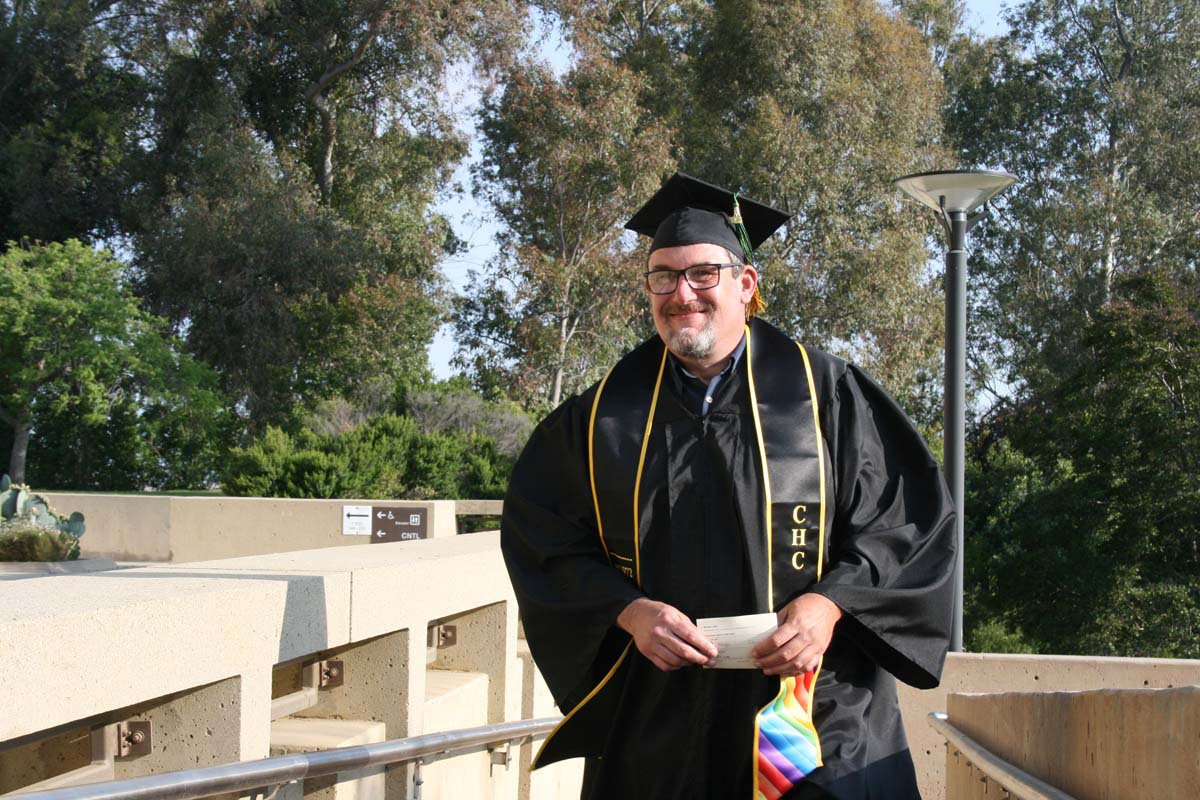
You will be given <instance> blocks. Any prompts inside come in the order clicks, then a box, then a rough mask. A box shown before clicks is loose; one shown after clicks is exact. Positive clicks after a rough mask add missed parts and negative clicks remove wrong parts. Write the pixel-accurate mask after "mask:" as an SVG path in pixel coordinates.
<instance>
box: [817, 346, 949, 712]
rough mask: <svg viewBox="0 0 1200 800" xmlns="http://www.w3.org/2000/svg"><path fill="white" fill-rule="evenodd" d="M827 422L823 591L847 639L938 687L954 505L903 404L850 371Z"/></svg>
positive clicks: (911, 678) (919, 683) (914, 680)
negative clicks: (827, 543) (828, 494)
mask: <svg viewBox="0 0 1200 800" xmlns="http://www.w3.org/2000/svg"><path fill="white" fill-rule="evenodd" d="M824 417H825V418H824V420H823V423H822V424H823V433H824V436H825V439H826V442H827V443H828V445H829V450H830V453H831V456H832V459H833V479H834V490H833V500H834V503H835V508H834V514H835V517H834V522H833V529H832V534H831V539H832V542H831V552H830V561H829V565H828V567H827V571H826V573H825V576H824V577H823V579H822V580H821V582H820V583H819V584H818V585H817V586H816V587H815V589H814V591H816V592H818V593H820V594H822V595H824V596H826V597H827V598H829V599H830V600H832V601H833V602H834V603H836V604H837V605H838V606H839V607H840V608H841V609H842V612H843V614H844V616H843V618H842V620H841V621H840V622H839V623H838V626H839V629H841V630H842V631H843V633H844V634H847V635H848V636H849V637H850V638H852V639H853V640H854V641H855V642H856V643H857V644H858V645H859V646H860V647H861V648H862V649H863V650H865V651H866V652H867V654H868V655H869V656H870V657H871V658H872V660H874V661H875V662H876V663H877V664H879V665H880V666H881V667H883V668H884V669H886V670H888V671H889V672H891V673H892V674H893V675H895V676H896V677H897V678H899V679H900V680H902V681H904V682H905V683H908V684H910V685H912V686H915V687H917V688H922V689H927V688H932V687H934V686H937V685H938V682H939V681H940V679H941V672H942V664H943V662H944V660H945V656H946V650H947V647H948V643H949V636H950V627H951V618H952V613H953V592H954V580H953V569H954V554H955V547H956V543H955V525H954V521H955V513H954V503H953V501H952V500H951V498H950V493H949V490H948V489H947V488H946V483H945V481H944V480H943V479H942V474H941V470H940V469H939V467H938V463H937V461H936V460H935V459H934V457H933V454H932V453H930V451H929V448H928V446H926V444H925V441H924V439H923V438H922V437H921V435H920V433H919V432H918V431H917V430H916V428H914V427H913V425H912V423H911V422H910V421H909V419H908V417H907V415H906V414H905V413H904V412H903V411H902V410H901V409H900V407H899V406H898V405H897V404H896V402H895V401H894V400H893V399H892V398H891V397H889V396H888V394H887V393H886V392H885V391H884V390H883V389H882V388H881V387H880V386H879V385H878V384H876V383H875V382H874V381H873V380H872V379H871V378H869V377H868V376H867V375H866V374H864V373H863V372H861V371H860V370H858V369H857V368H856V367H854V366H853V365H846V368H845V371H844V372H843V373H842V374H841V376H840V377H839V378H838V379H837V382H836V388H835V394H834V398H833V399H832V402H831V403H830V404H829V406H828V408H827V411H826V414H825V415H824Z"/></svg>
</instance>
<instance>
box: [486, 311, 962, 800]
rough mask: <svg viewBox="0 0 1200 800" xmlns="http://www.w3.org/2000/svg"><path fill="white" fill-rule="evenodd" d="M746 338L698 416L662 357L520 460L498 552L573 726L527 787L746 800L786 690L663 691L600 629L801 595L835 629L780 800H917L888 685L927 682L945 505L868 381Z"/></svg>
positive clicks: (833, 361)
mask: <svg viewBox="0 0 1200 800" xmlns="http://www.w3.org/2000/svg"><path fill="white" fill-rule="evenodd" d="M747 336H748V340H747V341H748V347H747V352H746V355H745V356H744V357H743V358H742V359H741V360H740V361H739V363H738V365H737V367H736V368H735V369H734V371H733V372H732V374H731V375H730V376H729V377H728V378H727V379H726V380H724V381H723V382H722V383H721V385H720V386H719V388H718V390H717V393H716V395H715V397H714V399H713V404H712V406H711V409H710V411H709V413H708V414H707V415H705V416H703V417H702V416H700V415H699V414H696V413H693V412H692V411H691V410H689V409H688V408H686V407H685V404H684V402H683V401H682V400H681V397H682V396H683V393H682V391H681V388H682V387H681V383H680V382H681V381H682V380H684V378H683V377H682V376H681V375H680V374H679V372H678V370H677V369H676V368H674V367H673V366H672V365H670V364H669V363H668V362H669V360H666V359H664V353H663V345H662V342H661V340H659V339H658V338H657V337H655V338H653V339H651V340H648V341H647V342H645V343H644V344H643V345H641V346H640V347H639V348H638V349H636V350H635V351H634V352H633V353H631V354H629V355H628V356H626V357H625V359H623V360H622V362H621V363H620V364H618V366H617V367H616V368H614V370H613V372H611V373H610V374H609V376H608V377H606V379H605V381H602V382H601V383H600V384H597V385H596V386H593V387H591V388H590V389H588V390H587V391H586V392H584V393H583V394H582V395H579V396H577V397H573V398H571V399H569V400H567V401H566V402H564V403H563V404H562V405H561V406H559V408H557V409H556V410H555V411H554V412H552V413H551V414H550V415H549V416H548V417H547V418H546V419H545V420H544V421H543V422H542V423H541V424H540V425H539V426H538V427H537V429H536V430H535V431H534V433H533V435H532V436H531V438H530V440H529V443H528V444H527V445H526V447H525V450H524V452H523V453H522V454H521V457H520V459H519V461H518V463H517V465H516V467H515V469H514V471H513V475H512V479H511V482H510V486H509V491H508V495H507V496H506V498H505V502H504V517H503V523H502V534H501V542H502V547H503V551H504V557H505V560H506V563H507V565H508V570H509V574H510V576H511V578H512V582H513V587H514V589H515V592H516V596H517V600H518V603H519V605H520V611H521V616H522V620H523V625H524V629H525V634H526V638H527V639H528V641H529V645H530V649H531V651H532V653H533V657H534V660H535V661H536V663H537V665H538V667H539V669H540V671H541V672H542V675H543V676H544V677H545V679H546V682H547V684H548V685H549V687H550V690H551V692H552V693H553V695H554V697H555V700H556V701H557V703H558V705H559V707H560V708H562V709H563V710H564V712H566V713H567V717H566V720H565V721H564V723H563V724H562V725H560V726H559V728H558V729H556V731H555V732H554V733H553V734H552V735H551V736H550V737H549V738H548V739H547V741H546V743H545V744H544V745H543V748H542V751H541V752H540V753H539V756H538V759H537V762H536V766H541V765H543V764H546V763H550V762H552V761H556V760H559V759H562V758H570V757H575V756H586V757H588V759H589V760H588V765H587V768H586V774H585V782H584V784H585V785H584V797H586V798H622V799H624V800H637V798H646V799H647V800H667V799H671V798H680V800H682V799H683V798H746V800H752V798H753V796H754V779H753V775H754V746H755V734H754V717H755V714H756V713H757V712H758V710H759V709H760V708H762V707H763V706H764V705H765V704H767V703H769V702H770V701H771V699H772V698H773V697H774V696H775V694H776V692H777V691H778V688H779V679H778V678H777V677H769V676H765V675H763V674H762V673H761V672H760V671H757V670H710V669H703V668H699V667H692V668H685V669H682V670H678V671H675V672H670V673H665V672H661V671H659V670H658V669H656V668H655V667H654V666H653V665H652V664H651V663H650V662H649V661H647V660H646V659H645V658H644V657H643V656H642V655H641V654H640V653H639V652H638V650H637V648H636V646H633V645H632V644H631V641H630V637H629V636H628V634H626V633H625V632H624V631H622V630H620V629H619V628H617V627H616V625H615V620H616V617H617V615H618V614H619V613H620V612H621V610H622V609H624V607H625V606H626V605H628V604H629V603H630V602H631V601H632V600H634V599H635V598H638V597H642V596H648V597H650V598H652V599H655V600H659V601H662V602H665V603H669V604H671V605H673V606H675V607H677V608H679V609H680V610H681V611H683V612H684V613H686V614H688V615H689V616H690V617H692V618H693V619H697V618H702V617H713V616H729V615H736V614H748V613H761V612H764V611H774V610H778V609H779V608H781V607H782V606H783V605H784V604H786V603H787V602H788V601H789V600H791V599H792V598H794V597H796V596H798V595H799V594H801V593H803V592H805V591H814V592H817V593H820V594H822V595H824V596H826V597H827V598H829V599H830V600H832V601H833V602H834V603H836V604H837V605H838V606H839V607H840V608H841V609H842V611H843V617H842V619H841V620H840V621H839V622H838V624H837V626H836V628H835V630H834V636H833V640H832V642H831V644H830V647H829V649H828V650H827V652H826V653H825V656H824V659H823V664H822V667H821V670H820V672H819V675H818V680H817V684H816V688H815V691H814V695H813V697H814V700H813V721H814V723H815V726H816V729H817V732H818V735H819V737H820V749H821V753H822V758H823V761H824V766H822V767H818V768H817V769H816V770H815V771H813V772H812V773H811V774H810V775H809V776H808V777H807V778H805V779H804V780H803V781H802V782H801V783H800V784H799V785H798V786H796V787H795V788H794V789H793V790H792V792H790V793H789V794H788V795H787V797H788V798H792V797H809V796H818V797H820V796H830V795H831V796H834V797H838V798H905V797H916V796H918V795H917V788H916V781H915V776H914V772H913V766H912V760H911V758H910V756H909V753H908V746H907V743H906V740H905V737H904V731H903V727H902V725H901V720H900V712H899V708H898V706H897V701H896V687H895V681H894V680H893V676H895V677H897V678H899V679H901V680H903V681H905V682H906V683H909V684H911V685H913V686H916V687H919V688H931V687H933V686H936V685H937V683H938V680H939V678H940V675H941V668H942V663H943V660H944V658H945V653H946V648H947V641H948V636H949V629H950V624H951V604H952V586H953V581H952V568H953V563H954V547H955V545H954V511H953V508H954V507H953V504H952V501H951V499H950V497H949V493H948V491H947V490H946V486H945V483H944V481H943V480H942V477H941V474H940V472H939V469H938V466H937V462H936V461H935V459H934V458H933V456H932V455H931V454H930V452H929V449H928V448H927V447H926V445H925V443H924V441H923V440H922V438H921V436H920V434H919V433H918V432H917V431H916V430H915V429H914V427H913V426H912V424H911V422H910V421H909V419H908V418H907V416H906V415H905V414H904V413H903V412H902V411H901V410H900V408H899V407H898V406H897V405H896V404H895V402H894V401H893V400H892V399H891V398H890V397H888V395H887V394H886V393H885V392H884V391H883V390H882V389H881V388H880V387H879V386H878V385H877V384H876V383H875V382H874V381H873V380H871V379H870V378H869V377H868V376H866V375H865V374H864V373H862V372H861V371H860V370H858V369H857V368H856V367H854V366H853V365H850V364H848V363H846V362H844V361H842V360H840V359H837V358H835V357H833V356H830V355H827V354H825V353H821V352H818V351H803V350H802V348H798V346H797V345H796V344H795V343H794V342H792V341H791V340H790V339H788V338H787V337H786V336H784V335H783V334H782V333H780V332H779V331H777V330H776V329H774V328H772V327H771V326H770V325H768V324H766V323H763V322H761V321H758V320H754V321H752V322H751V323H750V325H749V326H748V328H747ZM800 352H803V353H804V361H803V362H802V361H801V360H800V358H799V356H798V355H797V353H800ZM806 364H807V368H806ZM806 372H807V376H806ZM810 386H811V388H812V390H811V391H810V388H809V387H810ZM598 391H601V392H603V393H604V395H603V396H604V402H602V403H596V402H595V401H596V397H597V392H598ZM793 398H795V402H794V403H793V402H792V400H793ZM813 401H815V404H816V411H815V413H810V412H809V411H806V409H811V408H812V406H811V403H812V402H813ZM651 407H653V414H652V415H651ZM806 426H807V427H806ZM807 430H811V431H812V433H811V434H807V433H803V432H802V431H807ZM806 437H807V438H806ZM760 442H761V443H762V444H761V445H760ZM806 442H807V444H806ZM818 442H819V444H817V443H818ZM805 447H808V448H809V450H807V451H806V450H805ZM764 449H765V452H766V454H767V457H766V459H764V458H763V457H762V452H763V450H764ZM801 453H808V454H809V455H804V456H802V455H800V454H801ZM764 472H767V473H769V474H770V476H771V477H770V478H769V479H768V480H767V481H766V482H765V483H766V485H767V487H770V488H771V492H772V493H771V495H770V499H771V502H770V503H769V504H768V503H766V502H765V499H766V497H767V491H766V490H765V488H764V478H763V475H764ZM777 474H778V475H782V476H784V477H782V478H777V477H776V475H777ZM789 475H790V476H791V477H788V476H789ZM639 476H640V481H638V480H637V478H638V477H639ZM788 480H790V481H791V483H790V484H788V483H787V481H788ZM777 484H778V485H777ZM818 484H819V489H818ZM788 486H791V487H794V488H791V489H789V488H787V487H788ZM822 501H823V502H822ZM801 503H803V504H801ZM801 508H803V509H806V512H805V516H811V517H812V519H813V520H815V519H817V510H818V508H820V509H822V510H823V511H824V513H823V514H821V515H820V518H821V519H823V520H824V527H823V528H822V529H821V533H822V535H821V536H817V535H816V532H815V531H813V532H812V533H811V534H810V535H809V536H808V537H807V541H806V545H807V550H806V551H805V552H804V553H802V554H799V555H797V550H796V548H795V547H792V548H791V549H788V547H787V544H788V543H789V542H788V537H789V536H790V533H789V526H791V525H794V523H793V519H794V520H796V521H801V513H800V512H799V511H797V510H796V509H801ZM809 512H811V513H809ZM789 515H791V517H792V519H788V516H789ZM627 520H632V521H633V524H629V522H627ZM807 524H811V523H807ZM634 530H636V531H637V537H636V540H635V538H634V534H633V531H634ZM764 531H774V535H773V536H772V535H770V534H767V535H764ZM818 540H819V541H818ZM796 541H797V539H796V537H791V543H792V544H794V543H795V542H796ZM818 562H819V564H820V567H821V569H820V570H818V569H816V568H815V567H816V564H817V563H818ZM818 573H819V575H818Z"/></svg>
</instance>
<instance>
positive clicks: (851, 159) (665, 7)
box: [495, 0, 954, 422]
mask: <svg viewBox="0 0 1200 800" xmlns="http://www.w3.org/2000/svg"><path fill="white" fill-rule="evenodd" d="M555 7H556V8H558V9H559V11H560V14H561V15H562V17H563V19H565V20H566V21H567V23H568V24H569V25H570V26H571V31H572V36H573V37H574V40H575V41H576V43H577V46H578V49H579V50H580V52H581V53H582V54H584V56H583V57H594V58H606V59H609V60H611V61H612V62H614V63H616V64H618V65H620V66H622V67H624V68H626V69H629V70H631V71H632V72H634V73H635V74H636V75H637V76H638V78H639V80H640V81H641V85H642V89H641V90H640V91H639V92H638V95H637V98H638V102H639V103H640V104H641V105H642V106H643V107H644V108H645V109H646V113H649V114H650V115H651V116H652V117H653V118H654V119H656V120H657V121H658V122H660V123H661V124H663V125H665V126H667V127H668V128H669V129H670V130H671V132H672V134H671V135H672V138H671V150H670V154H671V156H672V157H673V159H674V160H675V162H676V163H677V164H678V165H679V168H680V169H682V170H683V171H685V172H689V173H691V174H694V175H699V176H702V177H704V178H705V179H707V180H710V181H712V182H714V183H718V184H721V185H725V186H729V187H731V188H734V189H736V190H740V191H742V192H743V193H745V194H746V195H747V196H749V197H753V198H755V199H757V200H761V201H764V202H767V203H770V204H773V205H775V206H777V207H779V208H782V209H785V210H787V211H789V212H791V213H793V214H794V215H795V216H794V217H793V219H792V221H791V222H789V223H788V225H787V226H786V228H785V231H784V234H783V235H782V236H781V237H778V238H776V239H773V240H772V241H771V242H770V243H768V244H767V245H766V246H764V247H763V248H761V251H760V252H759V253H758V264H757V265H756V266H758V267H759V269H760V272H761V274H762V280H763V289H764V293H765V295H766V299H767V300H768V303H769V307H768V310H767V312H766V314H765V315H764V316H765V318H767V319H768V320H770V321H771V322H774V323H776V324H778V325H780V326H781V327H783V328H784V329H786V330H787V331H789V332H791V333H793V334H794V335H796V336H797V337H798V338H801V339H802V340H804V341H807V342H810V343H813V344H816V345H818V346H823V347H825V348H827V349H830V350H833V351H834V352H837V353H839V354H842V355H847V356H850V357H852V358H854V359H855V360H857V361H859V362H860V363H862V364H864V365H865V366H866V367H867V368H868V369H870V370H871V371H872V372H874V373H875V374H876V376H877V377H878V378H880V379H881V380H882V381H883V382H884V383H885V384H886V385H887V386H888V387H889V389H891V390H892V391H893V392H895V393H896V394H897V396H898V397H899V398H900V400H901V401H902V403H904V405H905V406H906V407H907V408H908V409H909V410H910V412H911V413H913V414H914V415H915V416H917V417H918V418H920V419H922V420H923V421H927V422H928V421H931V420H933V419H934V418H936V416H937V411H936V409H937V401H938V394H937V389H936V386H937V383H938V381H937V376H938V374H939V369H940V367H939V364H938V359H939V352H940V351H939V347H940V342H941V325H942V314H941V298H940V293H939V291H938V290H939V286H938V284H937V282H936V281H934V280H932V279H931V278H930V277H929V276H928V275H927V274H926V272H925V263H926V261H927V256H928V251H927V249H926V246H925V245H926V243H925V234H926V231H927V230H928V225H927V220H926V219H925V218H924V217H923V216H921V214H920V213H919V211H918V210H916V209H913V208H911V207H909V206H908V205H906V204H902V203H901V202H900V201H899V199H898V198H897V196H896V193H895V191H894V189H893V188H892V187H891V186H890V183H889V182H890V180H891V179H892V178H894V177H896V176H897V175H901V174H904V173H906V172H912V171H916V170H918V169H922V168H932V167H934V166H935V165H936V166H941V165H943V164H944V163H946V161H948V160H949V153H948V151H946V150H944V149H943V147H942V146H941V144H940V138H941V137H940V134H941V106H942V101H943V98H944V94H943V91H942V81H941V77H940V75H939V72H938V70H937V68H936V63H935V61H934V59H933V56H932V54H931V52H930V46H931V44H935V43H936V42H935V40H937V41H940V39H937V37H940V36H944V35H945V34H944V32H943V31H942V29H941V28H942V27H945V26H946V25H953V24H954V23H953V17H954V15H953V13H949V12H952V11H953V7H952V6H947V8H948V9H949V12H947V13H942V12H940V11H939V12H938V13H939V14H940V16H937V15H933V9H932V4H930V7H929V9H927V12H928V13H926V16H931V15H932V16H936V19H933V21H931V22H930V23H929V25H928V26H927V27H928V30H927V31H926V32H925V35H924V38H923V33H922V32H921V31H918V30H916V29H915V28H914V27H913V26H912V25H911V24H909V23H908V22H906V21H904V20H902V19H900V18H898V17H897V15H896V14H894V13H892V12H891V11H889V10H887V9H885V8H884V7H883V6H882V5H880V4H878V3H874V2H868V3H852V2H834V3H817V2H812V0H789V2H770V3H767V2H749V3H747V2H724V1H723V0H718V1H717V2H711V3H630V2H624V1H623V0H612V1H611V2H604V1H602V0H574V1H572V0H564V2H562V3H559V4H556V6H555ZM922 13H925V12H922ZM914 15H917V11H916V10H913V11H912V13H911V14H910V16H914ZM931 18H932V17H931ZM939 26H941V27H939ZM648 195H649V193H646V194H644V195H642V197H646V196H648ZM635 207H636V202H633V203H630V204H629V205H628V206H627V208H626V209H625V210H626V212H629V211H632V209H633V208H635ZM504 313H505V310H504V309H500V310H497V311H496V313H495V317H496V318H497V319H499V320H500V321H501V322H507V321H506V320H504V319H503V314H504Z"/></svg>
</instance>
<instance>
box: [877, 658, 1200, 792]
mask: <svg viewBox="0 0 1200 800" xmlns="http://www.w3.org/2000/svg"><path fill="white" fill-rule="evenodd" d="M1190 684H1200V661H1191V660H1187V659H1170V658H1097V657H1093V656H1041V655H1008V654H1003V655H1001V654H995V653H951V654H950V655H949V656H947V658H946V667H945V669H944V670H943V672H942V684H941V686H939V687H938V688H936V689H930V690H928V691H921V690H918V689H913V688H912V687H910V686H904V685H903V684H901V685H900V687H899V697H900V710H901V713H902V714H903V715H904V730H905V733H906V734H907V736H908V743H909V747H910V749H911V750H912V755H913V761H914V763H915V764H916V767H917V781H918V783H919V784H920V787H921V795H922V796H923V797H924V798H925V800H943V798H945V797H946V794H945V787H944V778H945V775H944V773H945V765H946V759H945V750H946V748H945V739H943V738H942V737H941V736H940V735H939V734H938V733H937V731H935V730H934V729H933V728H932V727H930V725H929V723H928V722H927V717H928V715H929V713H930V712H931V711H942V712H944V711H946V698H947V696H948V695H950V694H956V693H964V692H996V691H1015V692H1042V691H1083V690H1093V689H1122V688H1128V689H1141V688H1156V687H1158V688H1167V687H1173V686H1186V685H1190Z"/></svg>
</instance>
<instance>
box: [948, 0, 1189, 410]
mask: <svg viewBox="0 0 1200 800" xmlns="http://www.w3.org/2000/svg"><path fill="white" fill-rule="evenodd" d="M1197 11H1198V7H1197V4H1196V3H1195V2H1194V0H1154V1H1153V2H1139V3H1109V2H1099V1H1098V0H1093V1H1091V2H1085V1H1084V0H1054V2H1030V3H1024V4H1021V5H1020V6H1018V7H1017V8H1016V9H1014V10H1013V11H1012V13H1011V14H1010V16H1009V23H1010V28H1011V29H1010V31H1009V33H1008V34H1007V35H1006V36H1004V37H1000V38H998V39H993V40H990V41H986V42H970V41H963V42H961V43H960V45H961V46H960V47H959V48H957V50H956V51H955V53H954V55H953V56H952V58H951V59H950V61H949V62H948V65H947V74H948V76H949V78H948V81H949V88H950V95H951V102H950V103H949V105H948V107H947V111H946V124H947V131H948V134H949V135H950V136H951V137H952V139H953V141H954V142H955V143H956V145H957V146H958V147H959V149H960V152H961V153H962V160H963V161H964V162H965V163H967V164H981V165H1001V166H1004V167H1006V168H1007V169H1009V170H1010V171H1012V172H1013V173H1015V174H1016V175H1018V176H1019V177H1020V180H1021V183H1020V186H1019V187H1018V189H1017V190H1016V191H1014V192H1011V193H1009V194H1008V195H1006V196H1005V197H1004V198H1002V199H1001V201H1000V202H999V213H998V214H997V215H995V216H994V218H993V219H992V220H991V221H989V222H985V223H984V224H983V225H981V226H980V227H979V228H977V229H976V231H975V232H974V233H973V234H972V241H973V245H974V252H973V255H972V264H971V267H972V272H973V279H972V281H971V284H970V285H971V291H972V294H973V297H972V304H973V307H974V308H973V312H972V314H973V322H972V325H973V330H974V331H976V334H973V337H972V338H973V340H974V342H976V343H979V344H980V347H979V352H978V353H977V355H976V357H975V361H976V363H977V364H981V365H987V366H988V367H989V368H990V369H991V373H990V374H985V375H984V376H983V379H984V380H988V379H990V380H992V381H993V382H994V383H996V384H999V385H1000V386H1001V387H1005V388H1003V389H1002V390H1001V393H1002V394H1004V393H1007V392H1008V391H1009V390H1013V391H1017V392H1021V391H1023V390H1027V391H1028V392H1030V393H1038V392H1041V391H1042V390H1043V389H1044V388H1045V389H1047V390H1049V389H1052V388H1053V387H1054V386H1055V385H1056V384H1057V383H1058V381H1059V375H1060V373H1061V372H1062V371H1063V370H1064V369H1067V370H1069V369H1071V368H1072V366H1073V365H1075V364H1076V363H1078V362H1079V361H1080V360H1081V359H1086V358H1087V357H1088V353H1087V352H1086V350H1085V349H1084V348H1082V346H1081V342H1080V333H1081V331H1083V330H1085V329H1086V328H1087V325H1088V323H1089V321H1090V320H1092V319H1093V318H1094V316H1095V314H1096V313H1098V312H1099V311H1100V310H1101V309H1103V308H1104V306H1105V305H1106V304H1107V303H1109V302H1110V301H1111V300H1112V297H1113V293H1112V287H1113V285H1114V283H1115V282H1116V281H1117V280H1119V279H1120V278H1121V277H1122V276H1128V275H1141V274H1147V273H1150V272H1162V273H1164V274H1168V275H1181V274H1188V273H1194V271H1195V269H1196V253H1197V252H1200V217H1197V215H1196V213H1195V210H1196V208H1197V207H1198V204H1200V195H1197V186H1200V171H1198V170H1200V166H1198V164H1200V138H1198V137H1196V135H1195V133H1194V131H1195V128H1196V121H1197V119H1200V116H1198V115H1200V70H1197V69H1196V53H1197V52H1198V51H1200V14H1197Z"/></svg>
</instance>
